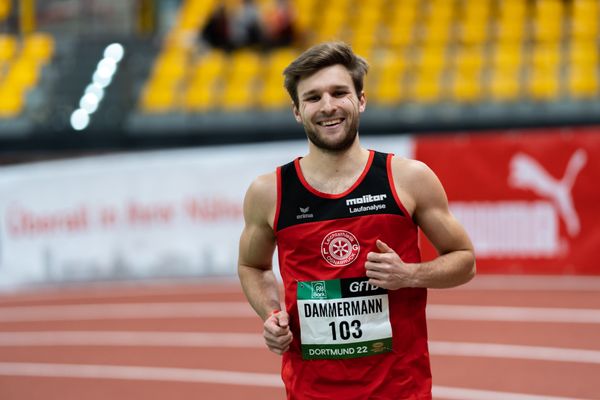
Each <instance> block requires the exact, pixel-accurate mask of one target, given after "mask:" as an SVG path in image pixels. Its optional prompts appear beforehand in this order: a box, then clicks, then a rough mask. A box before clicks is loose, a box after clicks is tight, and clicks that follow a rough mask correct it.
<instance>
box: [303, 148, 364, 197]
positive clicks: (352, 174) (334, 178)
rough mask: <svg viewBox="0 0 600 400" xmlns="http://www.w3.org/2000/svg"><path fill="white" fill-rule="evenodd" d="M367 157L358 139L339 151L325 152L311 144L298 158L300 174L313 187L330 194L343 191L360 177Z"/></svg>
mask: <svg viewBox="0 0 600 400" xmlns="http://www.w3.org/2000/svg"><path fill="white" fill-rule="evenodd" d="M368 159H369V151H368V150H367V149H365V148H363V147H362V146H361V145H360V144H359V142H358V140H357V141H355V142H354V144H352V146H350V147H349V148H348V149H346V150H344V151H341V152H327V151H323V150H321V149H318V148H316V147H315V146H314V145H312V144H311V146H310V148H309V153H308V155H307V156H306V157H304V158H302V159H301V160H300V167H301V168H302V174H303V175H304V178H305V179H306V180H307V181H308V183H309V184H310V185H311V186H312V187H314V188H315V189H317V190H319V191H321V192H324V193H330V194H338V193H343V192H344V191H346V190H347V189H349V188H350V187H351V186H352V185H353V184H354V183H355V182H356V180H357V179H358V178H359V177H360V175H361V174H362V172H363V171H364V169H365V166H366V164H367V161H368Z"/></svg>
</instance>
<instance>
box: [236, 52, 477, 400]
mask: <svg viewBox="0 0 600 400" xmlns="http://www.w3.org/2000/svg"><path fill="white" fill-rule="evenodd" d="M367 70H368V65H367V62H366V61H365V60H364V59H362V58H361V57H359V56H357V55H356V54H354V53H353V52H352V50H351V48H350V47H349V46H347V45H346V44H344V43H339V42H333V43H323V44H319V45H316V46H314V47H312V48H310V49H308V50H307V51H305V52H304V53H303V54H302V55H300V56H299V57H298V58H297V59H296V60H294V61H293V62H292V63H291V64H290V65H289V66H288V67H287V68H286V69H285V71H284V76H285V87H286V89H287V90H288V92H289V94H290V97H291V99H292V107H293V113H294V117H295V119H296V121H298V123H301V124H302V125H303V126H304V130H305V131H306V135H307V137H308V154H307V155H306V156H304V157H298V158H297V159H295V160H293V161H291V162H290V163H288V164H286V165H283V166H281V167H279V168H277V169H276V171H274V172H272V173H270V174H267V175H263V176H260V177H258V178H257V179H256V180H255V181H254V182H253V183H252V184H251V185H250V188H249V189H248V191H247V193H246V198H245V200H244V219H245V226H244V230H243V232H242V235H241V238H240V248H239V264H238V274H239V278H240V282H241V284H242V287H243V289H244V293H245V294H246V297H247V298H248V301H249V302H250V304H251V305H252V307H253V308H254V310H255V311H256V312H257V314H258V315H259V316H260V317H261V318H262V320H263V328H264V329H263V336H264V338H265V342H266V345H267V347H268V348H269V349H270V350H271V351H273V352H274V353H277V354H282V355H283V358H282V379H283V382H284V384H285V387H286V392H287V397H288V399H294V400H296V399H297V400H304V399H307V400H308V399H332V400H336V399H345V400H383V399H390V400H391V399H394V400H397V399H431V372H430V365H429V351H428V346H427V327H426V321H425V305H426V299H427V288H447V287H453V286H457V285H460V284H463V283H465V282H467V281H469V280H470V279H471V278H472V277H473V276H474V274H475V258H474V254H473V247H472V244H471V241H470V240H469V237H468V236H467V234H466V233H465V230H464V229H463V227H462V226H461V225H460V223H459V222H458V221H457V220H456V219H455V218H454V217H453V216H452V214H451V213H450V211H449V209H448V200H447V198H446V195H445V192H444V189H443V187H442V185H441V183H440V182H439V180H438V179H437V177H436V176H435V174H434V173H433V172H432V171H431V170H430V169H429V168H428V167H427V166H426V165H424V164H423V163H421V162H418V161H415V160H410V159H406V158H401V157H397V156H394V155H392V154H385V153H381V152H378V151H374V150H369V149H366V148H364V147H362V146H361V144H360V141H359V136H358V127H359V120H360V114H361V113H362V112H364V111H365V107H366V104H367V101H366V97H365V93H364V91H363V80H364V76H365V74H366V73H367ZM419 229H421V230H422V231H423V232H424V234H425V235H426V236H427V237H428V238H429V240H430V241H431V243H432V244H433V245H434V246H435V248H436V249H437V251H438V254H439V255H438V257H437V258H435V259H434V260H432V261H428V262H422V261H421V257H420V252H419V248H418V230H419ZM275 248H277V251H278V256H279V266H280V271H281V276H282V278H283V286H284V292H285V307H283V308H282V307H281V301H280V298H279V287H278V283H277V280H276V278H275V275H274V274H273V271H272V259H273V254H274V251H275Z"/></svg>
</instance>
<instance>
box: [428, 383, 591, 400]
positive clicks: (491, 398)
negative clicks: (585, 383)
mask: <svg viewBox="0 0 600 400" xmlns="http://www.w3.org/2000/svg"><path fill="white" fill-rule="evenodd" d="M432 394H433V397H434V398H435V399H445V400H583V399H576V398H574V397H557V396H544V395H535V394H525V393H510V392H498V391H491V390H478V389H465V388H454V387H447V386H435V385H434V386H433V389H432Z"/></svg>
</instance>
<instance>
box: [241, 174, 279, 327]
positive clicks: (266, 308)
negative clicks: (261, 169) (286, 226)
mask: <svg viewBox="0 0 600 400" xmlns="http://www.w3.org/2000/svg"><path fill="white" fill-rule="evenodd" d="M276 185H277V183H276V177H275V174H270V175H264V176H261V177H259V178H257V179H256V180H255V181H254V182H253V183H252V185H251V186H250V188H249V189H248V192H247V193H246V197H245V199H244V222H245V225H244V229H243V231H242V235H241V237H240V244H239V257H238V276H239V278H240V283H241V284H242V288H243V290H244V294H245V295H246V298H247V299H248V302H249V303H250V305H251V306H252V308H254V310H255V311H256V313H257V314H258V315H259V316H260V317H261V318H262V319H263V320H265V319H267V317H268V315H269V313H270V312H271V311H273V310H279V309H280V308H281V305H280V301H279V289H278V285H277V281H276V279H275V275H274V274H273V270H272V259H273V253H274V251H275V236H274V233H273V227H272V226H271V224H270V221H272V219H271V216H272V215H273V214H274V210H275V206H276V204H275V203H276V201H277V189H276V188H277V186H276Z"/></svg>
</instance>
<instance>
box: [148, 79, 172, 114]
mask: <svg viewBox="0 0 600 400" xmlns="http://www.w3.org/2000/svg"><path fill="white" fill-rule="evenodd" d="M176 105H177V96H176V91H175V88H174V87H173V85H172V84H168V83H164V84H163V83H157V84H151V85H147V86H146V88H145V90H144V93H143V95H142V104H141V106H142V110H143V111H145V112H148V113H165V112H169V111H172V110H173V109H175V107H176Z"/></svg>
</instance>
